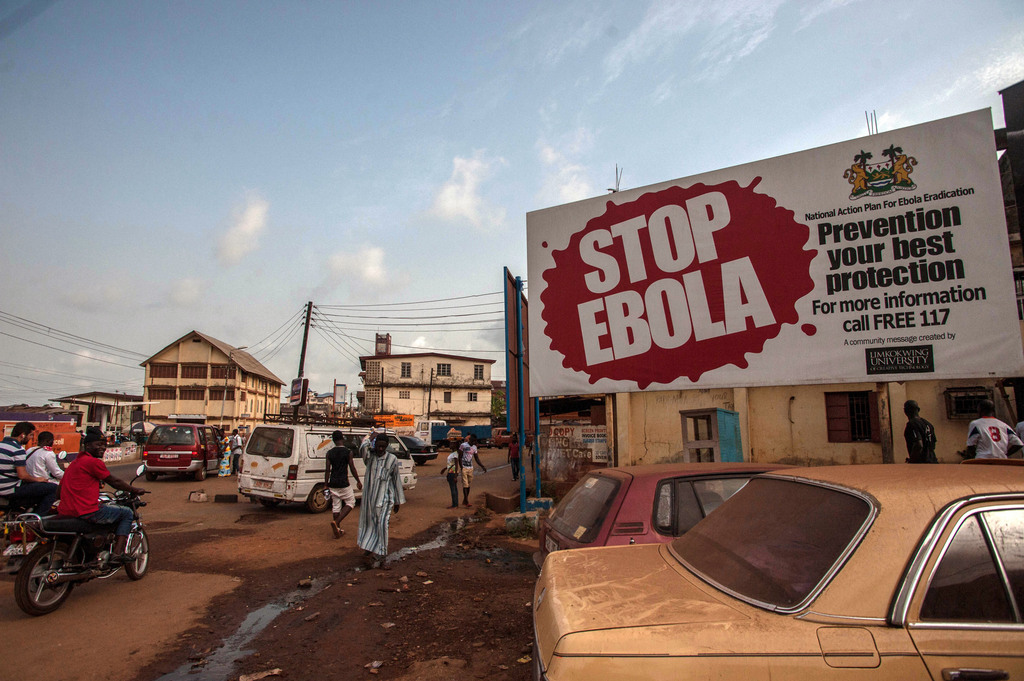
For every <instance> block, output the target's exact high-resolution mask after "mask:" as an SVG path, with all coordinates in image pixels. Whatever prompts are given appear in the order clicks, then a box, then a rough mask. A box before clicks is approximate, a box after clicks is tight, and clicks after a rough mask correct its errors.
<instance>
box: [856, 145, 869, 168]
mask: <svg viewBox="0 0 1024 681" xmlns="http://www.w3.org/2000/svg"><path fill="white" fill-rule="evenodd" d="M870 158H871V152H870V151H864V150H863V149H861V150H860V153H859V154H857V155H856V156H854V157H853V162H854V163H859V164H860V167H861V168H864V169H865V170H867V167H868V159H870Z"/></svg>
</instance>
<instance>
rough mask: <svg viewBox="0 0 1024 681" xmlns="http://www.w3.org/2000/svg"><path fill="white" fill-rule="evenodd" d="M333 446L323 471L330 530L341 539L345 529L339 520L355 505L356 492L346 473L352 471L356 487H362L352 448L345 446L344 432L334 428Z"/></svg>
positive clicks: (328, 453)
mask: <svg viewBox="0 0 1024 681" xmlns="http://www.w3.org/2000/svg"><path fill="white" fill-rule="evenodd" d="M331 440H333V441H334V447H332V448H331V449H330V450H329V451H328V452H327V470H326V471H324V482H326V483H327V492H328V493H329V494H330V495H331V512H332V513H333V514H334V517H333V519H332V520H331V531H332V532H334V538H335V539H341V535H343V534H345V530H343V529H341V521H342V520H344V519H345V516H347V515H348V514H349V511H351V510H352V509H353V508H355V507H356V494H355V492H353V491H352V483H351V482H350V481H349V479H348V473H349V471H350V470H351V471H352V480H355V483H356V487H358V488H359V489H362V488H363V483H362V482H360V481H359V473H357V472H356V462H355V461H353V460H352V450H351V449H349V448H348V447H346V446H345V434H344V433H342V432H341V431H340V430H336V431H334V432H333V433H332V434H331Z"/></svg>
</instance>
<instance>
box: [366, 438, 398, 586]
mask: <svg viewBox="0 0 1024 681" xmlns="http://www.w3.org/2000/svg"><path fill="white" fill-rule="evenodd" d="M365 461H366V472H365V474H364V477H363V480H364V482H363V500H362V504H360V507H359V538H358V540H357V542H356V544H357V545H358V546H359V548H361V549H363V550H364V551H365V553H364V554H363V555H364V557H366V558H368V559H373V560H375V561H376V563H377V565H378V566H379V567H380V568H381V569H382V570H387V569H389V566H388V564H387V556H388V525H389V524H390V523H391V513H392V512H394V513H398V509H399V508H400V507H401V505H402V504H404V503H405V494H404V493H403V492H402V476H401V472H400V471H399V462H398V457H396V456H395V455H394V454H392V453H391V452H389V451H388V438H387V435H382V434H381V435H377V437H376V438H374V440H373V451H372V452H371V453H370V454H369V456H367V457H366V459H365Z"/></svg>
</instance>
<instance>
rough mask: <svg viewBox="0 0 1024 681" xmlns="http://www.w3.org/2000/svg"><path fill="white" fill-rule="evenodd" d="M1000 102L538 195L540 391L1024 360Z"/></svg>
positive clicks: (830, 378) (533, 217)
mask: <svg viewBox="0 0 1024 681" xmlns="http://www.w3.org/2000/svg"><path fill="white" fill-rule="evenodd" d="M996 158H997V157H996V150H995V142H994V136H993V131H992V116H991V113H990V111H989V110H988V109H985V110H981V111H975V112H972V113H968V114H963V115H960V116H955V117H952V118H947V119H943V120H939V121H934V122H931V123H925V124H922V125H917V126H913V127H908V128H902V129H899V130H894V131H891V132H884V133H880V134H877V135H871V136H869V137H864V138H860V139H856V140H851V141H848V142H841V143H839V144H833V145H830V146H826V147H820V148H817V149H811V150H808V151H804V152H800V153H796V154H789V155H786V156H780V157H777V158H772V159H767V160H764V161H757V162H755V163H749V164H746V165H741V166H735V167H732V168H726V169H723V170H718V171H714V172H710V173H705V174H701V175H697V176H693V177H688V178H684V179H680V180H673V181H669V182H664V183H660V184H656V185H651V186H648V187H641V188H638V189H633V190H628V191H622V192H618V193H615V194H611V195H608V196H602V197H598V198H594V199H588V200H585V201H579V202H577V203H572V204H567V205H563V206H556V207H554V208H548V209H545V210H539V211H535V212H532V213H529V214H527V219H526V220H527V223H526V224H527V249H528V251H527V256H528V274H529V276H528V280H529V282H530V297H531V305H530V308H529V315H530V317H529V333H530V335H529V347H530V365H531V369H532V371H531V379H532V380H531V393H532V395H534V396H545V395H573V394H589V393H595V392H604V393H612V392H632V391H643V390H671V389H685V388H713V387H739V386H758V385H793V384H810V383H823V382H863V381H869V382H876V381H906V380H914V379H933V378H942V379H950V378H980V377H989V376H1006V375H1019V374H1021V373H1024V356H1022V352H1021V333H1020V327H1019V324H1018V320H1017V312H1016V295H1015V290H1014V283H1013V278H1012V270H1011V263H1010V253H1009V245H1008V238H1007V229H1006V221H1005V217H1004V213H1003V199H1002V190H1001V185H1000V179H999V172H998V168H997V163H996Z"/></svg>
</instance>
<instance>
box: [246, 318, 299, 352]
mask: <svg viewBox="0 0 1024 681" xmlns="http://www.w3.org/2000/svg"><path fill="white" fill-rule="evenodd" d="M304 309H305V306H303V307H302V308H300V309H299V311H298V312H296V313H295V314H293V315H292V316H291V317H289V318H288V319H287V320H286V321H285V323H284V324H282V325H281V326H279V327H277V328H276V329H274V330H273V331H271V332H270V333H269V334H267V336H266V338H263V339H262V340H260V341H257V342H255V343H253V344H252V345H250V346H249V347H250V348H256V347H259V346H260V345H263V343H265V342H266V341H267V339H269V338H270V337H271V336H274V335H276V334H277V333H278V332H279V331H281V329H283V328H284V327H286V326H287V325H288V324H291V323H292V322H293V321H294V320H295V318H296V317H299V316H301V315H302V312H303V310H304ZM249 354H252V353H251V352H250V353H249Z"/></svg>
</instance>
